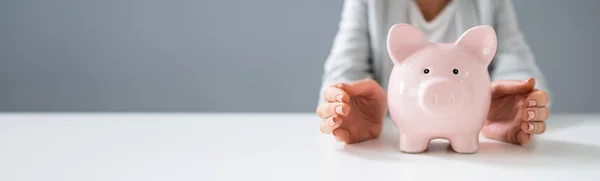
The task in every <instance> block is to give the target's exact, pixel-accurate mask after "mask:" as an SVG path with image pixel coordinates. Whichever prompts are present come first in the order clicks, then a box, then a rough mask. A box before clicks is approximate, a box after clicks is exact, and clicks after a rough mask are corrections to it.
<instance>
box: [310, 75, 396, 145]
mask: <svg viewBox="0 0 600 181" xmlns="http://www.w3.org/2000/svg"><path fill="white" fill-rule="evenodd" d="M323 97H324V98H325V100H326V101H325V103H323V104H321V105H319V106H318V108H317V115H318V116H319V117H321V118H323V121H322V122H321V125H320V130H321V132H322V133H324V134H331V133H332V134H333V135H334V136H335V138H336V140H338V141H341V142H344V143H348V144H351V143H357V142H361V141H365V140H369V139H374V138H377V137H379V135H380V134H381V129H382V126H383V119H384V117H385V114H386V111H387V99H386V95H385V91H384V90H383V89H382V88H381V87H380V86H379V84H378V83H377V82H376V81H374V80H371V79H363V80H359V81H356V82H353V83H350V84H344V83H340V84H335V85H332V86H331V87H328V88H326V89H325V90H324V91H323Z"/></svg>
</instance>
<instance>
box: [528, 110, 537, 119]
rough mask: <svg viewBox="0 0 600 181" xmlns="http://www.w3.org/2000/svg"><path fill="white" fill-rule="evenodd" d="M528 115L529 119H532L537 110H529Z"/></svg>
mask: <svg viewBox="0 0 600 181" xmlns="http://www.w3.org/2000/svg"><path fill="white" fill-rule="evenodd" d="M527 116H528V117H527V120H532V119H533V117H535V112H533V111H528V112H527Z"/></svg>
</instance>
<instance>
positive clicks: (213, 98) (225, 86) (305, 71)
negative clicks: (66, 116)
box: [0, 0, 600, 112]
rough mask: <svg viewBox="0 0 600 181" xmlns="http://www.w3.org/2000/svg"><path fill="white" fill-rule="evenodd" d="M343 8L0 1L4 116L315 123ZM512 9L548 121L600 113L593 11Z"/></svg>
mask: <svg viewBox="0 0 600 181" xmlns="http://www.w3.org/2000/svg"><path fill="white" fill-rule="evenodd" d="M230 3H231V4H235V5H236V6H230V5H228V4H230ZM341 5H342V1H322V0H302V1H276V0H255V1H243V0H236V1H216V0H215V1H207V0H200V1H199V0H168V1H167V0H162V1H159V0H96V1H90V0H0V111H85V112H95V111H136V112H137V111H203V112H213V111H217V112H223V111H242V112H254V111H259V112H313V111H314V110H315V104H316V101H317V94H318V92H317V91H318V88H319V85H320V78H321V73H322V71H323V70H322V66H323V62H324V60H325V58H326V56H327V53H328V52H329V48H330V46H331V43H332V39H333V36H334V35H335V32H336V30H337V23H338V20H339V14H340V11H341ZM515 5H516V9H517V13H518V15H519V17H520V24H521V27H522V29H523V31H524V32H525V34H526V39H527V41H529V43H530V44H531V45H532V48H533V51H534V52H535V54H536V56H537V59H538V62H539V65H540V66H541V68H542V70H543V72H544V73H545V74H546V75H547V77H548V80H549V82H550V84H551V88H552V90H553V93H554V94H553V98H554V107H553V111H554V112H600V106H599V105H598V103H599V102H600V97H599V96H597V94H596V92H598V91H600V85H599V83H600V71H597V69H598V68H599V67H600V61H598V56H597V52H598V51H599V50H598V47H599V46H598V45H597V43H598V42H600V35H599V33H598V32H600V24H599V23H598V22H600V21H599V18H600V11H598V9H600V1H596V0H574V1H563V0H520V1H519V0H516V1H515Z"/></svg>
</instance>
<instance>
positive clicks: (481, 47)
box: [387, 24, 497, 153]
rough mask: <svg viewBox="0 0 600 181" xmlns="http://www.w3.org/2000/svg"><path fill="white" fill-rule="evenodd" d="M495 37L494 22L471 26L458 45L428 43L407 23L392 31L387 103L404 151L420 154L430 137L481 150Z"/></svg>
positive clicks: (468, 150) (471, 150) (460, 148)
mask: <svg viewBox="0 0 600 181" xmlns="http://www.w3.org/2000/svg"><path fill="white" fill-rule="evenodd" d="M496 41H497V40H496V33H495V31H494V29H493V28H491V27H490V26H477V27H474V28H471V29H469V30H468V31H466V32H465V33H463V34H462V36H461V37H460V38H459V39H458V40H457V41H456V42H454V43H430V42H429V41H428V40H427V38H426V37H425V35H424V34H423V33H422V32H420V31H419V30H417V29H416V28H414V27H413V26H411V25H407V24H396V25H394V26H393V27H392V28H391V29H390V31H389V33H388V40H387V46H388V53H389V55H390V58H391V59H392V61H393V62H394V68H393V70H392V73H391V76H390V80H389V81H390V82H389V87H388V90H387V91H388V92H387V94H388V107H389V111H390V116H391V118H392V119H393V121H394V123H395V124H396V126H397V127H398V131H399V133H400V135H399V136H400V150H401V151H402V152H407V153H421V152H423V151H425V150H426V149H427V147H428V145H429V142H430V141H431V140H432V139H446V140H448V141H450V145H451V147H452V149H453V150H454V151H456V152H458V153H475V152H477V150H478V148H479V132H480V131H481V129H482V127H483V124H484V122H485V120H486V118H487V115H488V112H489V106H490V101H491V97H490V96H491V90H490V77H489V74H488V69H487V67H488V65H489V64H490V62H491V61H492V58H493V57H494V54H495V53H496Z"/></svg>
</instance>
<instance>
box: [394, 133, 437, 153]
mask: <svg viewBox="0 0 600 181" xmlns="http://www.w3.org/2000/svg"><path fill="white" fill-rule="evenodd" d="M429 141H430V140H429V139H427V138H426V137H425V136H422V135H411V134H404V133H400V151H402V152H406V153H422V152H423V151H425V150H426V149H427V146H429Z"/></svg>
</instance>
